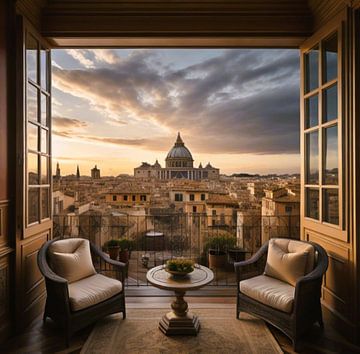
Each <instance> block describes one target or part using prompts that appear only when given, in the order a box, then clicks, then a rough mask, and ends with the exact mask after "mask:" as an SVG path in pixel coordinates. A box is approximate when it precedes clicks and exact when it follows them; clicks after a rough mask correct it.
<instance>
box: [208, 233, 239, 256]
mask: <svg viewBox="0 0 360 354" xmlns="http://www.w3.org/2000/svg"><path fill="white" fill-rule="evenodd" d="M235 246H236V237H234V236H230V235H222V236H220V235H219V236H212V237H209V238H208V239H207V240H206V243H205V248H206V250H207V251H208V250H210V249H211V250H215V251H217V252H227V251H228V250H229V249H231V248H234V247H235Z"/></svg>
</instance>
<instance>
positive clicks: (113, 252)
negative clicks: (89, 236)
mask: <svg viewBox="0 0 360 354" xmlns="http://www.w3.org/2000/svg"><path fill="white" fill-rule="evenodd" d="M119 250H120V247H109V248H108V251H109V256H110V258H111V259H114V260H115V261H117V259H118V258H119Z"/></svg>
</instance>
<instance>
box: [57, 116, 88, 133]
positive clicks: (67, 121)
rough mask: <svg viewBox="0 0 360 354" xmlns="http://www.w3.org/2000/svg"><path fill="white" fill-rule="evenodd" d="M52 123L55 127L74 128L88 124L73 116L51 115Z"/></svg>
mask: <svg viewBox="0 0 360 354" xmlns="http://www.w3.org/2000/svg"><path fill="white" fill-rule="evenodd" d="M52 124H53V126H54V127H56V128H66V129H71V130H72V129H76V128H83V127H86V126H87V125H88V124H87V123H86V122H84V121H81V120H79V119H75V118H66V117H53V118H52Z"/></svg>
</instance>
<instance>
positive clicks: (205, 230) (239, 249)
mask: <svg viewBox="0 0 360 354" xmlns="http://www.w3.org/2000/svg"><path fill="white" fill-rule="evenodd" d="M299 219H300V218H299V216H298V215H285V216H261V215H253V214H242V215H240V216H239V215H237V216H236V214H235V215H219V216H215V215H206V214H200V213H193V214H190V213H174V214H164V215H161V214H159V215H129V214H126V213H121V212H114V213H112V214H109V215H94V214H85V215H84V214H83V215H74V214H73V213H72V214H70V215H55V216H54V236H55V237H61V238H64V237H82V238H86V239H89V240H90V241H91V242H93V243H94V244H96V245H97V246H98V247H100V248H102V249H104V250H105V251H106V244H107V242H108V241H109V240H111V239H123V238H127V239H130V240H131V241H132V247H131V252H130V258H129V263H128V272H127V275H128V277H127V281H126V285H127V286H146V285H148V284H147V281H146V272H147V271H148V269H150V268H151V267H154V266H157V265H161V264H164V263H165V262H166V260H168V259H172V258H174V257H186V258H191V259H193V260H194V261H195V262H197V263H199V264H203V265H208V248H209V241H210V240H213V238H215V237H225V239H227V237H230V236H232V237H234V238H235V239H236V241H235V243H236V244H235V247H234V245H232V246H231V250H229V249H227V250H226V251H227V252H226V258H227V259H226V263H225V265H224V266H222V267H216V268H213V270H214V274H215V278H214V281H213V282H212V285H215V286H234V285H236V279H235V274H234V271H233V262H234V261H237V260H242V259H245V258H249V257H250V256H251V255H252V254H253V253H255V252H256V251H257V250H258V248H259V247H260V246H261V244H262V243H263V242H265V241H266V240H268V239H269V238H273V237H290V238H294V239H298V238H299V230H300V228H299Z"/></svg>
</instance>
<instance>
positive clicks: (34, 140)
mask: <svg viewBox="0 0 360 354" xmlns="http://www.w3.org/2000/svg"><path fill="white" fill-rule="evenodd" d="M27 137H28V149H30V150H34V151H37V150H38V127H37V126H36V125H35V124H32V123H28V132H27Z"/></svg>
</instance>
